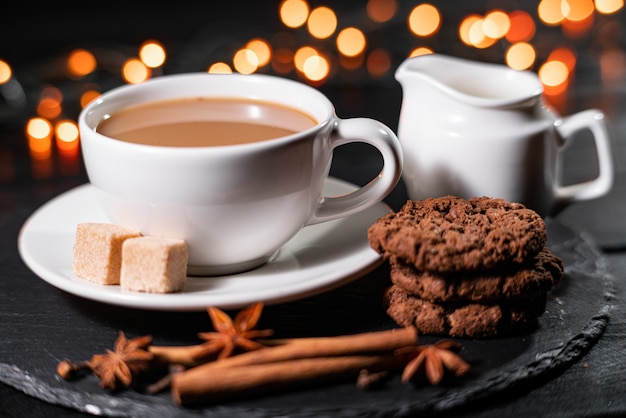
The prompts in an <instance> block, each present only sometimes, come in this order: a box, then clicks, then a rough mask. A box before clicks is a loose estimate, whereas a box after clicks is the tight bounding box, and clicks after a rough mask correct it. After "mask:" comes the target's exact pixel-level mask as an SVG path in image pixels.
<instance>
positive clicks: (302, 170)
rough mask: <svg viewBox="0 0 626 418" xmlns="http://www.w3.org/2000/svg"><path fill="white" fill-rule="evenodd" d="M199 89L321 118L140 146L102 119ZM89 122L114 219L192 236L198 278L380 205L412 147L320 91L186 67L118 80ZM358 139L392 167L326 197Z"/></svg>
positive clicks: (84, 126)
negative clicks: (187, 142) (200, 143)
mask: <svg viewBox="0 0 626 418" xmlns="http://www.w3.org/2000/svg"><path fill="white" fill-rule="evenodd" d="M190 97H206V98H219V97H227V98H235V99H237V98H241V99H254V100H261V101H265V102H270V103H276V104H280V105H283V106H287V107H291V108H294V109H297V110H300V111H302V112H305V113H307V114H309V115H311V116H312V117H313V118H314V119H315V120H316V121H317V124H316V125H315V126H314V127H313V128H310V129H306V130H304V131H302V132H297V133H295V134H293V135H288V136H285V137H280V138H274V139H270V140H265V141H261V142H255V143H250V144H238V145H226V146H206V147H190V148H177V147H164V146H155V145H144V144H133V143H130V142H125V141H120V140H117V139H114V138H109V137H106V136H104V135H102V134H100V133H99V132H97V131H96V128H97V126H98V125H99V124H100V123H101V121H102V120H103V118H105V117H107V115H109V114H112V113H114V112H116V111H119V110H121V109H124V108H127V107H129V106H132V105H136V104H143V103H150V102H154V101H161V100H169V99H179V98H190ZM79 128H80V135H81V143H82V145H81V146H82V152H83V157H84V161H85V166H86V170H87V174H88V177H89V180H90V182H91V184H92V185H93V186H94V187H95V189H96V191H97V194H98V196H99V200H100V202H101V204H102V206H103V208H104V210H105V212H106V214H107V215H108V217H109V218H110V220H111V222H113V223H116V224H118V225H122V226H125V227H128V228H132V229H135V230H139V231H140V232H142V233H143V234H145V235H155V236H165V237H172V238H180V239H184V240H185V241H186V242H187V245H188V248H189V265H188V273H189V274H192V275H223V274H231V273H236V272H241V271H244V270H248V269H252V268H254V267H257V266H259V265H261V264H263V263H265V262H267V261H268V260H269V259H270V257H271V256H272V255H273V254H274V253H275V252H276V251H277V250H278V249H279V248H280V247H281V246H282V245H284V244H285V243H286V242H287V241H288V240H289V239H291V238H292V237H293V236H294V235H295V234H296V233H297V232H298V231H300V229H301V228H303V227H306V226H307V225H313V224H317V223H320V222H326V221H330V220H333V219H337V218H340V217H344V216H349V215H351V214H354V213H356V212H359V211H362V210H364V209H366V208H368V207H371V206H372V205H374V204H376V203H378V202H380V201H381V200H382V199H384V198H385V196H386V195H387V194H388V193H389V192H390V191H391V190H392V189H393V187H394V186H395V185H396V183H397V181H398V180H399V178H400V175H401V171H402V151H401V148H400V145H399V142H398V140H397V138H396V136H395V134H394V133H393V131H391V130H390V129H389V128H388V127H386V126H385V125H383V124H382V123H380V122H377V121H375V120H372V119H367V118H353V119H340V118H338V117H337V116H336V115H335V110H334V107H333V105H332V103H331V102H330V101H329V100H328V99H327V98H326V97H325V96H324V95H323V94H321V93H320V92H319V91H317V90H316V89H314V88H312V87H309V86H307V85H305V84H302V83H299V82H296V81H292V80H288V79H284V78H279V77H273V76H266V75H240V74H228V75H224V74H221V75H217V74H207V73H192V74H179V75H168V76H161V77H158V78H154V79H152V80H149V81H146V82H144V83H141V84H137V85H126V86H122V87H118V88H116V89H113V90H111V91H109V92H106V93H104V94H103V95H102V96H100V97H99V98H98V99H96V100H95V101H93V102H92V103H91V104H89V105H88V106H87V107H85V109H83V111H82V112H81V114H80V116H79ZM350 142H364V143H367V144H370V145H372V146H374V147H376V148H377V149H378V151H379V152H380V154H381V155H382V159H383V168H382V169H381V171H380V172H379V173H373V175H374V176H373V179H372V181H370V182H369V183H368V184H367V185H365V186H364V187H362V188H359V189H357V190H356V191H355V192H352V193H349V194H347V195H344V196H325V195H324V194H323V186H324V182H325V180H326V178H327V177H328V173H329V170H330V166H331V161H332V155H333V150H334V149H335V148H336V147H338V146H340V145H343V144H347V143H350Z"/></svg>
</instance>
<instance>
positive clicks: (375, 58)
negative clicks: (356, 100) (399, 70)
mask: <svg viewBox="0 0 626 418" xmlns="http://www.w3.org/2000/svg"><path fill="white" fill-rule="evenodd" d="M365 67H366V68H367V72H368V73H369V74H370V75H371V76H372V77H382V76H383V75H385V74H386V73H387V72H388V71H389V69H390V68H391V57H390V56H389V52H387V50H386V49H383V48H378V49H375V50H373V51H372V52H370V53H369V55H368V56H367V60H366V61H365Z"/></svg>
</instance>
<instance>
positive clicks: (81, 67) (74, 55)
mask: <svg viewBox="0 0 626 418" xmlns="http://www.w3.org/2000/svg"><path fill="white" fill-rule="evenodd" d="M95 69H96V57H94V55H93V54H92V53H91V52H89V51H87V50H85V49H75V50H73V51H72V52H71V53H70V55H69V57H68V58H67V71H68V72H69V73H70V75H71V76H73V77H84V76H86V75H87V74H90V73H92V72H93V71H94V70H95Z"/></svg>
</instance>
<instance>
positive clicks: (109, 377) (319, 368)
mask: <svg viewBox="0 0 626 418" xmlns="http://www.w3.org/2000/svg"><path fill="white" fill-rule="evenodd" d="M262 309H263V304H262V303H256V304H253V305H251V306H249V307H247V308H245V309H243V310H242V311H240V312H239V313H238V314H237V315H236V316H235V318H234V319H231V318H230V317H229V316H228V315H227V314H226V313H224V312H223V311H221V310H219V309H217V308H215V307H209V308H208V309H207V311H208V314H209V316H210V318H211V321H212V324H213V328H214V331H212V332H202V333H199V334H198V337H199V338H201V339H203V340H204V342H203V343H199V344H197V345H191V346H185V347H176V346H171V347H168V346H154V345H152V337H151V336H149V335H148V336H142V337H137V338H133V339H130V340H129V339H127V338H126V336H125V335H124V333H123V332H121V331H120V332H119V335H118V338H117V340H116V341H115V344H114V350H107V351H106V354H96V355H94V356H93V357H92V358H91V360H89V361H85V362H80V363H72V362H70V361H69V360H67V359H65V360H62V361H61V362H60V363H59V364H58V366H57V373H58V374H59V375H60V376H61V377H63V378H64V379H67V380H70V379H73V378H76V377H77V376H78V375H80V372H81V371H89V370H90V371H91V372H93V373H94V374H95V375H96V376H97V377H98V378H99V379H100V384H101V386H102V387H103V388H105V389H108V390H111V391H116V390H120V389H126V388H131V387H134V386H135V385H136V384H137V383H138V381H139V380H140V379H141V376H142V374H141V373H142V372H144V371H148V370H150V369H152V368H154V369H156V368H157V367H159V368H161V369H162V368H164V366H165V368H166V369H167V372H166V375H165V376H164V377H163V379H161V380H159V381H157V382H152V383H151V384H150V385H148V386H147V393H157V392H160V391H163V390H166V389H167V388H170V390H171V394H172V399H173V400H174V402H176V403H177V404H179V405H185V406H189V405H198V404H210V403H220V402H225V401H229V400H233V399H241V398H245V397H249V396H258V395H261V394H269V393H272V392H275V391H279V390H284V389H285V388H288V389H294V388H297V387H303V386H306V385H311V384H322V383H324V382H330V381H337V380H339V379H344V380H345V379H354V381H355V383H356V386H357V387H359V388H361V389H364V390H367V389H371V388H373V387H377V386H379V385H380V384H382V382H384V381H386V380H387V379H389V378H390V374H391V372H393V371H402V382H403V383H407V382H409V381H415V380H416V377H417V376H418V375H423V376H424V377H425V378H426V380H427V381H428V382H429V383H430V384H432V385H437V384H439V383H440V382H441V380H442V379H443V377H444V374H445V373H446V371H449V372H451V374H452V375H454V376H455V377H461V376H463V375H465V374H466V373H467V372H468V371H469V370H470V365H469V364H468V363H467V362H465V361H464V360H463V359H462V358H461V357H460V356H459V355H458V354H457V352H458V350H459V349H460V348H461V345H460V344H458V343H456V342H454V341H451V340H442V341H439V342H437V343H435V344H430V345H418V335H417V330H416V329H415V328H414V327H406V328H393V329H387V330H383V331H372V332H365V333H360V334H350V335H339V336H333V337H310V338H288V339H267V338H266V337H269V336H271V335H272V334H273V330H269V329H267V330H257V329H255V327H256V325H257V323H258V321H259V318H260V316H261V312H262ZM263 338H265V339H263Z"/></svg>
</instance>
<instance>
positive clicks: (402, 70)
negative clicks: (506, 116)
mask: <svg viewBox="0 0 626 418" xmlns="http://www.w3.org/2000/svg"><path fill="white" fill-rule="evenodd" d="M395 77H396V80H397V81H398V82H399V83H400V85H401V86H402V90H403V95H404V97H405V98H407V97H409V98H410V97H411V96H412V95H421V97H422V100H430V99H435V100H436V99H438V98H439V97H438V96H439V95H443V96H445V97H446V99H447V100H453V101H455V102H458V103H463V104H465V105H468V106H474V107H483V108H484V107H491V108H503V107H505V108H510V107H515V106H523V105H528V104H532V103H534V102H535V101H537V100H539V99H540V97H541V94H542V92H543V88H542V85H541V82H540V81H539V79H538V77H537V76H536V75H535V74H534V73H531V72H528V71H517V70H513V69H511V68H509V67H507V66H504V65H498V64H491V63H483V62H477V61H471V60H466V59H462V58H456V57H451V56H447V55H442V54H427V55H421V56H418V57H413V58H408V59H406V60H405V61H404V62H403V63H402V64H400V66H399V67H398V69H397V70H396V73H395ZM427 95H428V96H427Z"/></svg>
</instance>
